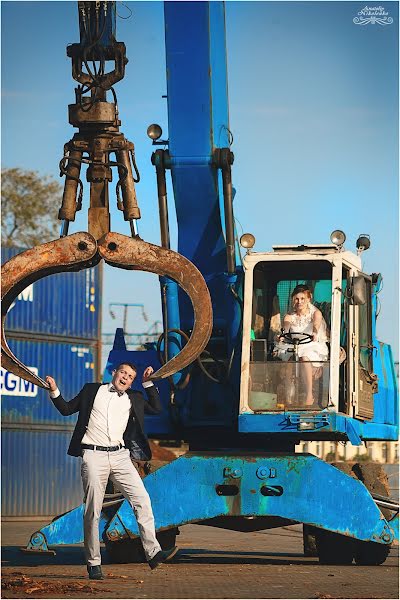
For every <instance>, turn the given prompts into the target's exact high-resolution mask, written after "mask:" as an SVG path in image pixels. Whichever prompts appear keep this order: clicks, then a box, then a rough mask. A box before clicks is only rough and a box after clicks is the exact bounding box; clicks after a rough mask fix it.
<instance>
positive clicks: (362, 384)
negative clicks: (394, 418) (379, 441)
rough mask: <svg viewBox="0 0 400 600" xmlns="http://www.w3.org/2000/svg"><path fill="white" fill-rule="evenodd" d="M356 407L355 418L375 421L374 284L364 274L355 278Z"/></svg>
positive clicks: (353, 339)
mask: <svg viewBox="0 0 400 600" xmlns="http://www.w3.org/2000/svg"><path fill="white" fill-rule="evenodd" d="M351 285H352V299H351V302H352V306H351V311H352V312H353V315H352V316H353V318H352V322H353V326H354V331H353V334H352V346H353V393H352V397H353V402H352V404H353V406H354V416H355V417H358V418H362V419H372V418H373V416H374V394H375V393H376V392H377V390H378V385H377V377H376V375H375V373H374V365H373V356H374V352H373V350H374V347H373V345H372V282H371V278H370V277H369V276H368V275H365V274H363V273H360V274H358V275H357V276H356V277H353V278H352V283H351Z"/></svg>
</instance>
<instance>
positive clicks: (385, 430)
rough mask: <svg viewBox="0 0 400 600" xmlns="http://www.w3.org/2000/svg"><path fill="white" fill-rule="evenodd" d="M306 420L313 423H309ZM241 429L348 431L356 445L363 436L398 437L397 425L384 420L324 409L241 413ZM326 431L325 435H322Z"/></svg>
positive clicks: (329, 435) (315, 434) (329, 436)
mask: <svg viewBox="0 0 400 600" xmlns="http://www.w3.org/2000/svg"><path fill="white" fill-rule="evenodd" d="M306 423H309V424H313V426H311V425H310V427H308V428H307V427H305V426H304V425H305V424H306ZM239 431H241V432H242V433H281V434H282V433H286V434H290V435H291V436H295V437H296V436H298V439H299V440H300V439H304V434H307V439H310V438H311V436H312V439H315V440H318V439H326V440H335V439H337V434H338V433H339V434H340V433H344V434H345V435H347V437H348V439H349V441H350V442H351V443H352V444H353V445H354V446H359V445H360V444H361V443H362V441H363V440H394V441H395V440H397V427H395V426H394V425H386V424H382V423H374V422H368V421H360V420H358V419H352V418H351V417H346V416H345V415H342V414H337V413H329V412H324V411H323V412H322V413H319V414H307V413H306V412H303V413H285V414H283V413H275V414H271V413H266V414H253V413H251V414H241V415H239ZM321 434H322V438H321Z"/></svg>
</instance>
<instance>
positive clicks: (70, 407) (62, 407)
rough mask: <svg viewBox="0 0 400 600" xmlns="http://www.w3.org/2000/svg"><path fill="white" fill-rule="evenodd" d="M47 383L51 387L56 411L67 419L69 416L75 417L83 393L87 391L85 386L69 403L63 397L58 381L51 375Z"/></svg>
mask: <svg viewBox="0 0 400 600" xmlns="http://www.w3.org/2000/svg"><path fill="white" fill-rule="evenodd" d="M46 381H47V383H48V384H49V386H50V389H49V394H50V399H51V401H52V402H53V404H54V406H55V407H56V409H57V410H58V412H60V413H61V414H62V415H63V416H64V417H67V416H68V415H73V414H74V413H76V412H78V410H79V407H80V403H81V400H82V392H83V390H84V389H85V386H84V387H83V388H82V389H81V391H80V392H79V394H78V395H77V396H75V398H73V399H72V400H70V401H69V402H66V401H65V400H64V398H63V397H62V395H61V393H60V390H59V389H58V387H57V383H56V380H55V379H54V378H53V377H51V376H50V375H47V377H46Z"/></svg>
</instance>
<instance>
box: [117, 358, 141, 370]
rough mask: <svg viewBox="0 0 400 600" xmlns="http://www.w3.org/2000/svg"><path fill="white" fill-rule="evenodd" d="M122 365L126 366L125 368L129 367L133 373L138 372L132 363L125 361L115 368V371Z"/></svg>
mask: <svg viewBox="0 0 400 600" xmlns="http://www.w3.org/2000/svg"><path fill="white" fill-rule="evenodd" d="M123 365H126V366H127V367H130V368H131V369H133V371H135V373H137V372H138V368H137V366H136V365H135V364H134V363H132V362H128V361H126V360H125V361H124V362H121V363H119V365H118V366H117V367H115V370H116V371H118V370H119V368H120V367H122V366H123Z"/></svg>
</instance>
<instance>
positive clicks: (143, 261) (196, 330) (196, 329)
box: [98, 233, 213, 380]
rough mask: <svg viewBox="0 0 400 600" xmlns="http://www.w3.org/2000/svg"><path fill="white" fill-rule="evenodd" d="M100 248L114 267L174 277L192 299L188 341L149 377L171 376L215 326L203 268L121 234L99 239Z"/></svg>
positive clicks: (203, 344) (195, 354)
mask: <svg viewBox="0 0 400 600" xmlns="http://www.w3.org/2000/svg"><path fill="white" fill-rule="evenodd" d="M98 251H99V254H100V256H101V258H103V259H104V260H105V262H106V263H107V264H109V265H111V266H113V267H119V268H121V269H134V270H140V271H149V272H151V273H157V274H158V275H164V276H166V277H169V278H170V279H173V280H174V281H176V282H177V284H178V285H179V286H180V287H181V288H182V289H183V290H184V291H185V292H186V293H187V294H188V296H189V298H190V300H191V302H192V305H193V312H194V326H193V331H192V335H191V336H190V338H189V341H188V343H187V344H186V346H185V347H184V348H183V349H182V350H181V351H180V352H179V354H177V355H176V356H174V357H173V358H171V360H169V361H168V362H167V363H166V364H165V365H163V366H162V367H161V368H160V369H159V370H158V371H156V373H154V374H153V375H152V376H151V378H150V379H153V380H157V379H163V378H165V377H169V376H170V375H173V374H174V373H176V372H177V371H180V370H181V369H183V368H184V367H186V366H187V365H189V364H190V363H191V362H193V361H194V360H195V359H196V358H197V357H198V356H199V355H200V354H201V352H202V351H203V350H204V348H205V347H206V345H207V343H208V340H209V339H210V335H211V331H212V325H213V319H212V305H211V297H210V292H209V291H208V288H207V285H206V282H205V281H204V279H203V276H202V275H201V273H200V271H199V270H198V269H197V268H196V267H195V266H194V264H193V263H191V262H190V261H189V260H188V259H187V258H185V257H184V256H182V255H181V254H179V253H178V252H174V251H173V250H169V249H167V248H162V247H160V246H156V245H154V244H149V243H148V242H145V241H143V240H141V239H140V238H139V237H135V238H131V237H127V236H125V235H122V234H120V233H107V234H106V235H105V236H103V237H102V238H101V239H100V240H99V241H98Z"/></svg>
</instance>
